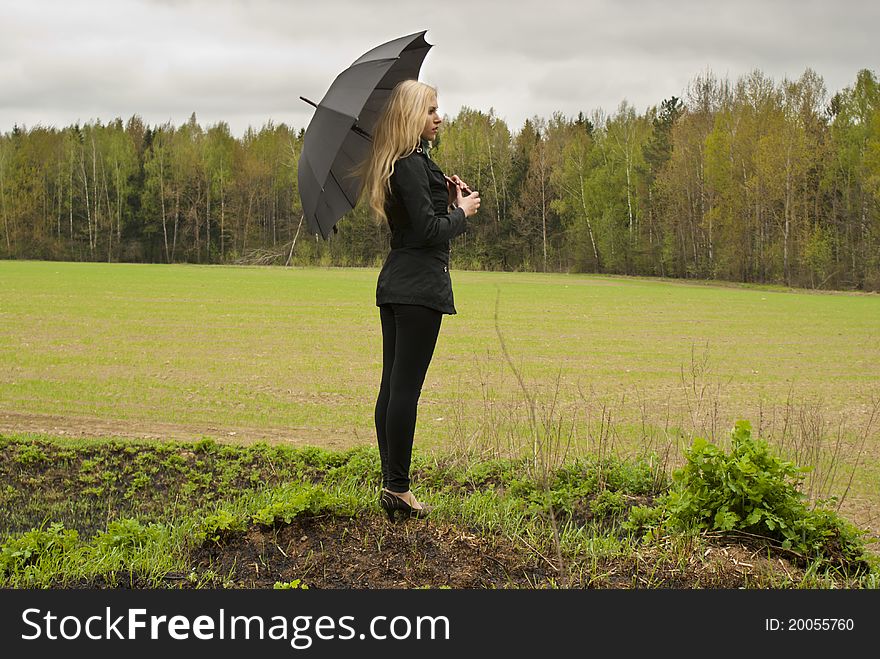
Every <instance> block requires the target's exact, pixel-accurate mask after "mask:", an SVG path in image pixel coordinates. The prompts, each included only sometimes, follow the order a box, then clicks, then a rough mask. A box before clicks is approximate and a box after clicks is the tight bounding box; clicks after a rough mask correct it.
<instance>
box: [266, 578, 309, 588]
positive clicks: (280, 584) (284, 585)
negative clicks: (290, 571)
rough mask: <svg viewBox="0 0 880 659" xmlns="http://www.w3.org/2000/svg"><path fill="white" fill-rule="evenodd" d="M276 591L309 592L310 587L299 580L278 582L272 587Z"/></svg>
mask: <svg viewBox="0 0 880 659" xmlns="http://www.w3.org/2000/svg"><path fill="white" fill-rule="evenodd" d="M272 588H274V589H275V590H308V589H309V587H308V586H307V585H306V584H304V583H302V581H300V580H299V579H294V580H293V581H276V582H275V584H274V585H273V586H272Z"/></svg>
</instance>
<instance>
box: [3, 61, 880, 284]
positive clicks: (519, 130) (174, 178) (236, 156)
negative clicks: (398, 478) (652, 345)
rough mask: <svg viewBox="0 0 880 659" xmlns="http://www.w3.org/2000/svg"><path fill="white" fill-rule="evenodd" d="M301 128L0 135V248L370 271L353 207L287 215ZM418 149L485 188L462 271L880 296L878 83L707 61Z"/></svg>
mask: <svg viewBox="0 0 880 659" xmlns="http://www.w3.org/2000/svg"><path fill="white" fill-rule="evenodd" d="M304 128H305V127H300V128H295V127H292V126H288V125H285V124H283V123H282V124H274V123H272V122H268V123H266V124H265V125H263V126H262V127H261V128H259V129H256V128H253V127H251V128H249V129H248V130H247V131H246V132H245V133H244V135H242V136H241V137H236V136H234V135H232V134H231V132H230V129H229V126H228V125H227V124H226V123H224V122H219V123H216V124H214V125H211V126H207V127H202V126H201V125H199V122H198V120H197V118H196V116H195V114H193V115H192V116H191V117H190V119H189V120H188V121H187V122H185V123H183V124H182V125H180V126H175V125H172V124H171V123H170V122H169V123H165V124H162V125H154V126H151V125H147V124H146V123H145V122H144V121H143V120H142V119H141V118H140V117H139V116H138V115H134V116H132V117H130V118H129V119H127V120H123V119H121V118H116V119H114V120H111V121H109V122H107V123H103V122H102V121H101V120H92V121H89V122H88V123H85V124H83V125H78V124H76V125H70V126H66V127H63V128H57V127H46V126H40V125H37V126H32V127H25V126H19V125H16V126H14V127H13V128H12V129H11V130H9V131H7V132H4V133H2V134H0V258H4V259H45V260H71V261H105V262H108V261H109V262H150V263H217V264H222V263H252V264H280V265H284V264H296V265H336V266H370V267H375V266H377V265H379V264H381V262H382V260H383V259H384V256H385V254H386V252H387V249H388V231H387V229H386V228H385V227H384V226H382V225H381V224H378V223H377V222H376V221H375V220H374V219H373V218H372V217H371V216H370V215H369V213H368V212H367V210H366V209H365V208H363V207H358V208H356V209H355V210H354V211H352V212H351V213H349V214H348V215H347V216H346V217H344V218H343V219H342V220H341V221H340V222H339V224H338V229H339V231H338V233H336V234H334V235H332V236H331V237H330V238H329V239H328V240H326V241H324V240H322V239H320V238H318V237H316V236H312V235H308V231H307V229H306V225H305V223H303V222H301V217H302V214H301V208H300V200H299V194H298V191H297V165H298V160H299V152H300V148H301V144H302V137H303V133H304ZM431 156H432V158H433V159H434V160H435V161H437V163H438V164H439V165H440V166H441V167H442V168H443V169H444V171H446V172H447V173H449V174H451V173H456V174H458V175H459V176H461V177H462V178H463V179H464V180H465V181H467V182H468V183H470V184H471V186H472V187H474V188H476V189H478V190H480V193H481V196H482V207H481V210H480V213H479V214H478V215H477V217H476V218H474V220H472V221H471V222H470V228H469V231H468V232H467V233H466V234H464V235H463V236H460V237H459V238H457V239H456V240H455V241H454V242H453V244H452V259H453V265H454V266H455V267H458V268H466V269H482V270H507V271H547V272H592V273H610V274H627V275H646V276H663V277H675V278H699V279H714V280H727V281H736V282H753V283H767V284H781V285H786V286H793V287H805V288H824V289H838V290H864V291H878V290H880V84H878V79H877V76H876V74H875V73H874V72H873V71H870V70H867V69H865V70H862V71H859V72H858V73H857V75H856V77H855V81H854V82H853V84H852V85H851V86H848V87H846V88H845V89H843V90H840V91H836V92H834V93H830V94H829V92H828V90H827V89H826V87H825V83H824V81H823V79H822V77H821V76H820V75H818V74H817V73H816V72H814V71H812V70H811V69H806V70H805V71H804V73H803V74H802V75H801V76H800V77H799V78H798V79H796V80H790V79H784V80H782V81H775V80H773V79H772V78H770V77H768V76H767V75H765V74H764V73H762V72H761V71H759V70H755V71H753V72H751V73H750V74H748V75H745V76H742V77H740V78H739V79H737V80H736V81H730V80H727V79H722V78H719V77H718V76H716V75H715V74H713V73H712V72H711V71H706V72H704V73H701V74H699V75H697V76H695V77H694V78H693V79H692V80H691V82H690V83H689V85H688V86H687V89H686V90H685V92H684V93H683V97H681V98H679V97H675V96H671V97H669V98H667V99H663V100H661V101H660V102H659V103H658V104H657V105H656V106H652V107H649V108H647V109H646V110H645V111H644V112H640V111H639V110H638V109H637V108H635V107H633V106H632V105H631V104H630V103H628V102H627V101H626V100H624V101H622V102H621V103H620V105H619V106H618V107H617V108H616V109H615V110H614V111H613V112H611V113H608V112H606V111H605V110H602V109H596V110H592V111H590V112H589V113H587V114H585V113H584V112H581V113H579V114H578V116H577V117H567V116H564V115H562V114H561V113H556V114H554V115H553V116H551V117H538V116H534V117H533V118H531V119H529V120H527V121H525V122H524V123H523V125H522V126H519V127H511V126H508V125H507V124H506V123H505V121H504V120H503V119H501V118H499V117H498V116H496V113H495V110H494V109H490V110H489V111H488V112H486V111H481V110H475V109H472V108H466V107H464V108H461V110H460V111H459V112H458V114H457V115H456V116H454V117H453V116H447V117H446V119H445V122H444V125H443V127H442V128H441V134H440V137H439V139H438V141H437V143H436V144H435V145H433V148H432V150H431Z"/></svg>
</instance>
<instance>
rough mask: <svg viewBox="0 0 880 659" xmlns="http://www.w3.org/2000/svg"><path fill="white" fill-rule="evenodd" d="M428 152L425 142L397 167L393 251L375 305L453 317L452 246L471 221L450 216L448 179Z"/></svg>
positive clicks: (460, 214) (389, 205) (389, 208)
mask: <svg viewBox="0 0 880 659" xmlns="http://www.w3.org/2000/svg"><path fill="white" fill-rule="evenodd" d="M426 147H427V142H425V141H422V145H421V146H420V147H419V148H418V149H417V150H416V151H415V152H413V153H412V154H410V155H408V156H406V157H405V158H400V159H399V160H398V161H397V162H396V163H395V164H394V172H393V173H392V174H391V193H390V194H389V195H388V198H387V200H386V202H385V214H386V215H387V216H388V224H389V227H390V228H391V252H389V254H388V257H387V258H386V259H385V265H383V266H382V271H381V272H380V273H379V280H378V282H377V284H376V305H377V306H381V305H383V304H420V305H422V306H425V307H430V308H431V309H436V310H437V311H440V312H442V313H446V314H454V313H455V304H454V302H453V298H452V279H451V278H450V277H449V241H450V240H451V239H452V238H455V236H457V235H459V234H461V233H464V232H465V231H466V230H467V218H466V217H465V214H464V211H463V210H462V209H460V208H456V209H455V210H453V211H452V212H451V213H450V212H448V206H447V204H448V201H449V193H448V192H447V187H446V178H445V177H444V176H443V172H442V171H441V170H440V168H439V167H438V166H437V164H436V163H435V162H434V161H433V160H431V159H430V158H429V157H428V154H427V149H426Z"/></svg>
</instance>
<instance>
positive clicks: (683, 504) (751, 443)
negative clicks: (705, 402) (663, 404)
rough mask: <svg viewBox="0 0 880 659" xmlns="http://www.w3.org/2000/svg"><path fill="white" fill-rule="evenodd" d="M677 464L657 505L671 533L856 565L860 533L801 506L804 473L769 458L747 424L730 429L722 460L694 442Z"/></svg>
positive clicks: (835, 517) (715, 449) (767, 450)
mask: <svg viewBox="0 0 880 659" xmlns="http://www.w3.org/2000/svg"><path fill="white" fill-rule="evenodd" d="M685 457H686V459H687V464H686V465H685V466H684V467H683V468H682V469H680V470H678V471H676V472H675V473H674V474H673V488H672V490H671V491H670V492H669V493H668V495H667V496H666V497H665V499H664V501H663V506H664V507H665V510H666V512H667V513H668V516H669V521H670V522H671V524H672V525H673V526H677V527H680V528H696V529H705V530H713V531H722V532H725V531H742V532H745V533H749V534H752V535H757V536H761V537H764V538H767V539H769V540H773V541H776V542H778V543H779V545H780V546H781V547H782V548H784V549H790V550H793V551H795V552H798V553H800V554H802V555H804V556H808V557H811V558H816V559H826V560H829V561H831V562H834V563H837V564H839V565H841V566H844V567H846V566H849V565H850V564H855V565H856V566H857V567H860V566H861V565H862V563H863V562H862V560H861V557H862V555H863V553H864V548H863V544H862V541H861V538H860V532H859V531H858V530H856V529H855V528H854V527H852V525H850V524H848V523H847V522H845V521H844V520H842V519H841V518H840V517H839V516H838V515H837V514H836V513H835V512H834V511H831V510H825V509H817V510H811V509H810V508H809V507H808V506H807V503H806V497H805V495H804V494H803V493H802V492H801V491H800V490H799V489H798V485H799V484H800V483H801V482H802V480H803V478H804V475H805V474H806V473H807V472H808V471H809V470H810V468H809V467H798V466H796V465H795V464H793V463H791V462H788V461H785V460H782V459H781V458H779V457H778V456H775V455H773V454H772V453H771V451H770V447H769V446H768V444H767V443H766V442H765V441H763V440H760V439H755V438H753V437H752V436H751V426H750V425H749V423H748V422H747V421H739V422H737V423H736V427H735V428H734V430H733V433H732V437H731V450H730V452H729V453H725V452H724V451H723V450H721V449H719V448H718V447H716V446H714V445H713V444H710V443H709V442H707V441H706V440H705V439H701V438H698V439H696V440H694V442H693V444H692V446H691V448H690V449H689V450H686V451H685Z"/></svg>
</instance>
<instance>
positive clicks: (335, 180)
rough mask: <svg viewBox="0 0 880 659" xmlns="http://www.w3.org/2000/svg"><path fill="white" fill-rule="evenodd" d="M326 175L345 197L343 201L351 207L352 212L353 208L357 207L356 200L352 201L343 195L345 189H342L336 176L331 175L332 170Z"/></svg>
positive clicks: (345, 195)
mask: <svg viewBox="0 0 880 659" xmlns="http://www.w3.org/2000/svg"><path fill="white" fill-rule="evenodd" d="M328 173H329V174H330V178H332V179H333V182H334V183H335V184H336V186H337V187H338V188H339V191H340V192H342V196H343V197H345V200H346V201H347V202H348V204H349V205H350V206H351V208H352V210H354V207H355V206H357V199H355V200H354V201H352V200H351V199H349V198H348V195H347V194H345V188H344V187H342V184H341V183H340V182H339V179H338V178H336V174H334V173H333V170H332V169H331V170H330V171H329V172H328Z"/></svg>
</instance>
